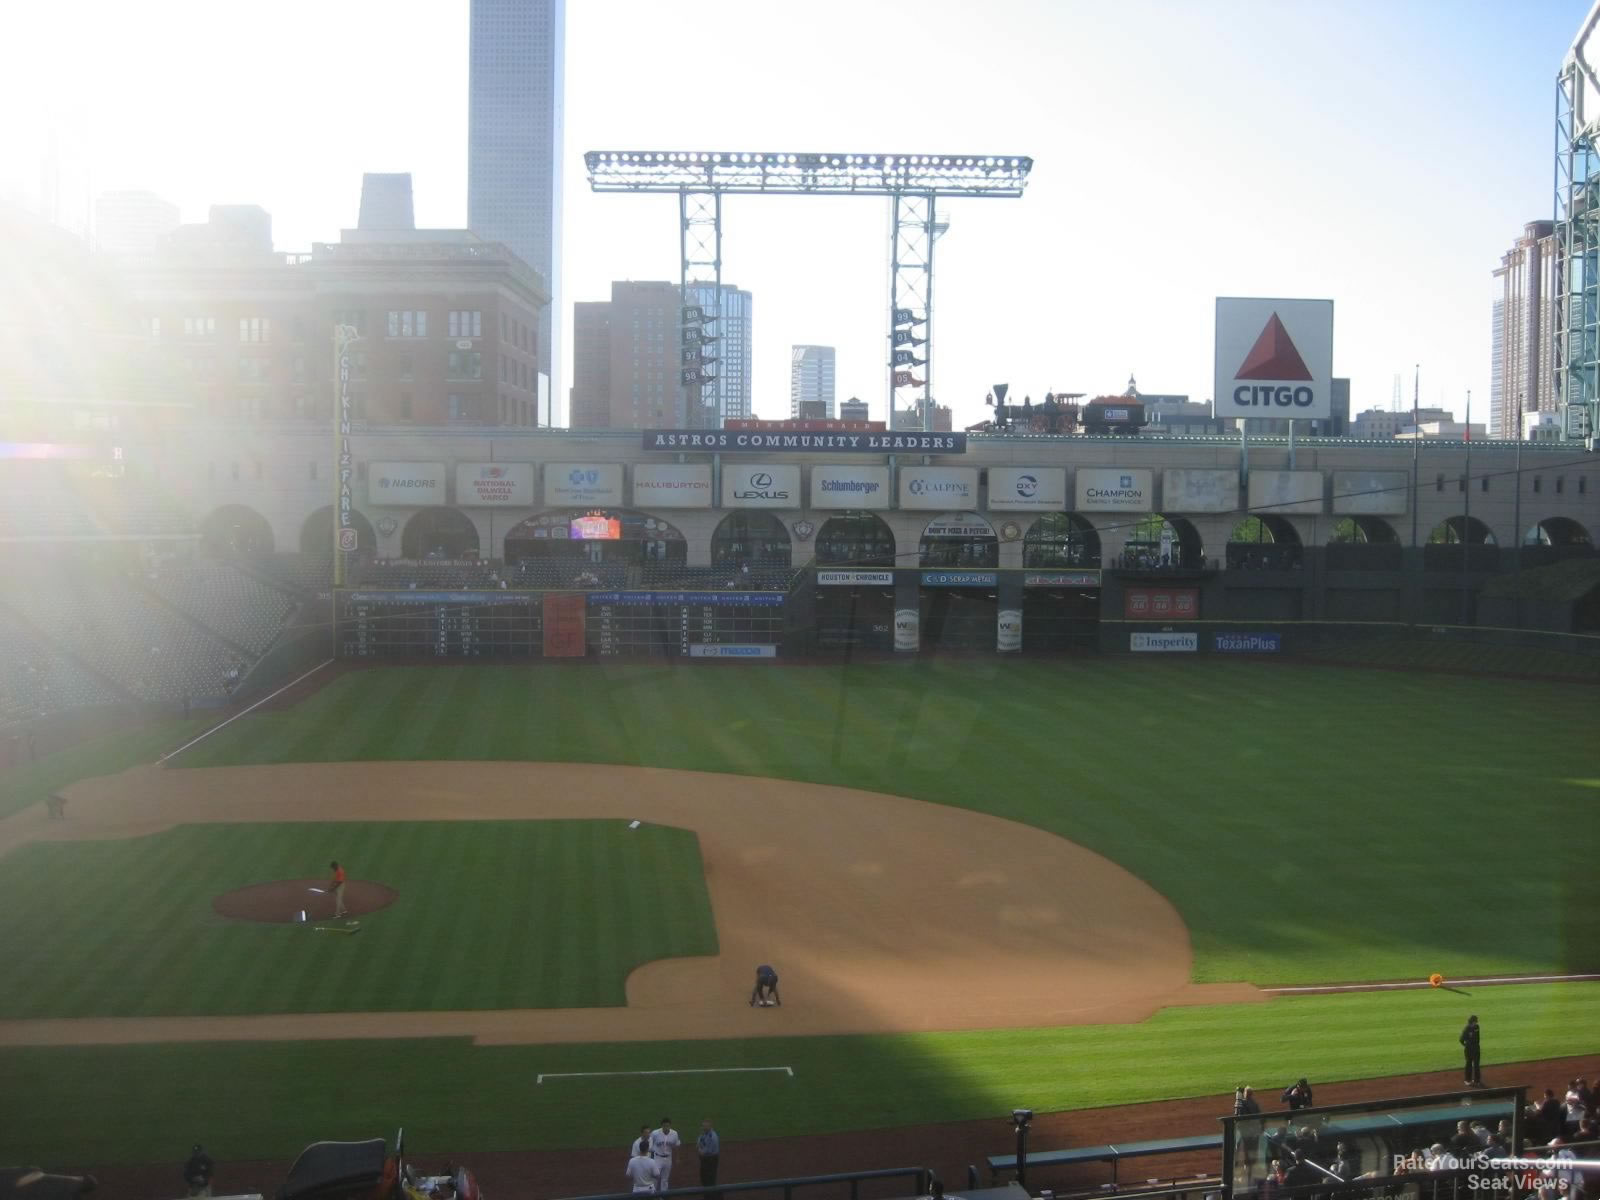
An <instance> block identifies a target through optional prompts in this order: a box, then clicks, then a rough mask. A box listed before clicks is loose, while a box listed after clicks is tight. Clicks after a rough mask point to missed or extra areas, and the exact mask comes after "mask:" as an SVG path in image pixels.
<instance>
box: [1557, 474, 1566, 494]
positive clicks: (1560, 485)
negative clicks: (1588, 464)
mask: <svg viewBox="0 0 1600 1200" xmlns="http://www.w3.org/2000/svg"><path fill="white" fill-rule="evenodd" d="M1566 485H1567V477H1566V476H1565V475H1557V476H1556V495H1558V496H1559V495H1561V493H1562V491H1563V490H1565V488H1566Z"/></svg>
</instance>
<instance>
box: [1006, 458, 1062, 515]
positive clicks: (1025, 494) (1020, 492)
mask: <svg viewBox="0 0 1600 1200" xmlns="http://www.w3.org/2000/svg"><path fill="white" fill-rule="evenodd" d="M1066 507H1067V470H1066V468H1065V467H990V468H989V508H990V509H991V510H993V511H995V512H1061V511H1062V510H1063V509H1065V508H1066Z"/></svg>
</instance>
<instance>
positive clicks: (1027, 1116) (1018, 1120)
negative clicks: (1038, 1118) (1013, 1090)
mask: <svg viewBox="0 0 1600 1200" xmlns="http://www.w3.org/2000/svg"><path fill="white" fill-rule="evenodd" d="M1032 1121H1033V1109H1031V1108H1013V1109H1012V1110H1011V1123H1012V1124H1013V1125H1015V1126H1016V1127H1017V1128H1018V1129H1026V1128H1027V1127H1028V1125H1029V1124H1030V1123H1031V1122H1032Z"/></svg>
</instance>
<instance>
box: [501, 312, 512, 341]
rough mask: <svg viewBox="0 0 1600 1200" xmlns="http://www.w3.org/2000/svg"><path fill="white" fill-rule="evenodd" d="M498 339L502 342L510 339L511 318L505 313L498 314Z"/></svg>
mask: <svg viewBox="0 0 1600 1200" xmlns="http://www.w3.org/2000/svg"><path fill="white" fill-rule="evenodd" d="M500 340H501V341H502V342H509V341H510V340H511V319H510V318H509V317H507V316H506V315H505V313H501V314H500Z"/></svg>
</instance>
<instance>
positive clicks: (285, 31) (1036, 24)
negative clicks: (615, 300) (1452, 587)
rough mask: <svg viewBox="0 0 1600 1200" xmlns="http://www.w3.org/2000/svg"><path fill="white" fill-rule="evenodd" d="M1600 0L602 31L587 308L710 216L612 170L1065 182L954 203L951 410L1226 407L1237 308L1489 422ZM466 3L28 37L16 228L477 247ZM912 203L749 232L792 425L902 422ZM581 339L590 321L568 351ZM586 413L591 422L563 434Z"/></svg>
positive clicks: (219, 15)
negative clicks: (174, 222) (401, 225)
mask: <svg viewBox="0 0 1600 1200" xmlns="http://www.w3.org/2000/svg"><path fill="white" fill-rule="evenodd" d="M1587 8H1588V0H1542V2H1538V0H1521V2H1519V3H1516V4H1510V3H1504V2H1499V3H1489V2H1467V0H1452V2H1449V3H1444V2H1441V3H1416V2H1413V3H1405V2H1394V3H1383V2H1381V0H1372V2H1369V0H1328V2H1324V3H1311V2H1310V0H1259V2H1257V0H1211V2H1208V3H1203V2H1198V0H1196V2H1192V3H1177V2H1157V0H1096V2H1093V3H1090V2H1070V0H986V2H983V3H979V2H976V0H968V2H965V3H962V2H958V0H917V2H916V3H908V2H901V0H849V2H845V3H840V2H836V0H812V2H809V3H804V4H796V3H785V4H778V3H769V2H767V0H692V2H679V0H568V5H567V89H566V154H565V163H564V167H565V171H566V188H565V207H566V229H565V239H564V240H565V264H566V277H565V279H564V281H563V282H562V291H563V293H564V295H563V299H564V300H565V302H566V304H567V305H568V306H569V308H568V311H569V312H570V304H571V302H572V301H574V300H580V299H603V298H605V296H606V295H607V294H608V287H609V281H610V280H612V279H676V278H677V269H678V267H677V254H678V246H677V231H676V202H675V201H674V200H673V199H672V198H670V197H665V196H637V197H636V196H628V197H621V196H596V195H593V194H591V193H590V192H589V190H588V187H587V182H586V179H585V177H584V174H583V160H582V154H583V152H584V151H585V150H589V149H643V148H648V149H674V148H680V149H719V150H730V149H739V150H766V149H772V150H791V151H801V150H829V151H861V152H879V153H882V152H931V153H1004V154H1027V155H1031V156H1032V157H1033V158H1034V160H1035V167H1034V172H1033V180H1032V183H1031V184H1030V186H1029V188H1028V191H1027V194H1026V196H1025V197H1024V198H1023V199H1021V200H1015V201H1012V200H987V201H966V202H952V203H951V204H950V206H949V208H948V209H947V210H946V211H947V215H948V216H949V220H950V231H949V233H948V235H947V236H946V237H945V238H944V239H943V240H942V241H941V242H940V244H939V257H938V260H937V261H938V273H937V276H936V282H935V297H934V301H935V321H936V325H937V330H938V333H937V341H936V348H937V355H938V356H937V359H936V361H935V364H934V367H935V384H936V388H935V392H936V396H937V397H938V398H939V399H940V400H942V401H944V402H945V403H950V404H953V405H954V407H955V409H956V418H957V423H958V427H959V425H962V424H966V423H968V422H970V421H973V420H977V419H979V417H980V416H981V410H982V404H983V395H984V393H985V392H986V391H987V390H988V388H989V386H990V385H991V384H993V383H996V382H1001V381H1004V382H1009V383H1010V384H1011V385H1012V388H1013V389H1014V391H1015V392H1016V393H1017V394H1018V395H1021V394H1030V393H1031V394H1032V395H1033V397H1034V398H1035V399H1039V398H1040V397H1042V395H1043V394H1044V393H1045V392H1046V391H1048V390H1051V389H1056V390H1067V391H1075V392H1078V391H1081V392H1089V393H1091V394H1093V393H1102V392H1120V391H1121V390H1122V389H1123V387H1124V385H1125V383H1126V381H1127V377H1128V373H1129V371H1130V370H1131V371H1134V372H1136V373H1137V375H1138V379H1139V385H1140V387H1141V388H1142V389H1144V390H1145V391H1151V392H1187V393H1189V394H1190V395H1191V396H1192V397H1194V398H1195V399H1209V398H1210V392H1211V383H1210V381H1211V374H1212V362H1211V358H1212V352H1211V337H1212V306H1213V299H1214V297H1216V296H1217V295H1265V296H1274V295H1279V296H1318V297H1331V298H1332V299H1333V300H1334V301H1335V327H1334V370H1335V373H1336V374H1342V375H1349V376H1350V377H1351V379H1352V404H1353V406H1354V407H1355V408H1357V409H1360V408H1366V407H1369V406H1372V405H1378V406H1381V407H1388V406H1389V404H1390V398H1391V395H1392V389H1393V380H1394V376H1395V375H1396V374H1397V373H1399V374H1402V375H1403V376H1404V388H1405V403H1407V404H1409V403H1410V396H1411V368H1412V364H1413V363H1417V362H1420V363H1421V364H1422V379H1423V385H1422V398H1423V402H1424V403H1425V404H1427V403H1440V402H1443V403H1444V404H1445V405H1446V406H1447V407H1450V408H1454V409H1456V410H1457V411H1458V413H1459V411H1460V409H1461V407H1462V402H1463V397H1464V395H1465V392H1466V390H1467V389H1469V388H1470V389H1471V390H1472V393H1473V396H1474V414H1473V415H1474V418H1475V419H1478V420H1483V419H1485V417H1486V414H1487V401H1488V385H1489V315H1490V307H1489V306H1490V299H1491V296H1492V286H1491V282H1492V281H1491V277H1490V272H1491V271H1492V270H1493V268H1494V267H1495V266H1496V265H1497V264H1498V262H1499V257H1500V255H1501V254H1502V253H1504V251H1505V250H1506V248H1507V247H1508V246H1509V245H1510V243H1511V242H1512V240H1513V239H1514V238H1515V236H1516V235H1517V234H1518V233H1519V232H1520V230H1521V228H1522V226H1523V224H1524V223H1525V222H1527V221H1529V220H1533V219H1536V218H1540V217H1547V216H1549V215H1550V212H1551V209H1552V198H1551V194H1552V187H1553V172H1552V162H1553V145H1554V106H1555V73H1556V70H1557V68H1558V67H1559V65H1560V61H1561V57H1562V55H1563V53H1564V52H1565V50H1566V48H1567V46H1568V44H1569V43H1570V41H1571V39H1572V36H1573V34H1574V33H1575V32H1576V30H1577V27H1578V25H1579V23H1580V21H1581V20H1582V18H1583V16H1584V14H1585V12H1586V11H1587ZM466 17H467V5H466V0H343V2H342V3H336V4H328V3H324V2H316V3H313V2H311V0H280V2H278V3H275V4H273V5H270V6H264V5H258V4H244V3H231V2H227V0H224V2H223V3H217V2H216V0H148V2H146V3H141V4H131V3H127V2H126V0H97V2H96V0H90V2H88V3H82V2H80V3H75V4H70V5H54V6H50V5H26V6H17V7H14V8H12V9H10V10H8V12H7V15H6V17H5V18H4V21H5V30H6V34H7V36H6V38H5V39H4V41H5V46H4V48H0V101H3V102H4V105H5V107H4V109H3V111H4V112H6V114H7V118H6V120H5V121H4V122H3V123H0V125H3V127H0V194H3V195H10V196H12V197H20V198H21V199H23V200H24V201H36V200H37V195H38V190H39V179H40V166H39V164H40V162H41V159H42V158H43V156H44V155H45V153H46V152H47V150H48V148H49V146H50V144H51V143H52V141H53V142H54V144H55V146H56V147H57V159H58V161H59V162H60V163H61V175H62V179H63V185H64V186H63V192H64V195H65V197H66V201H67V203H68V205H69V207H70V208H71V209H72V212H70V213H69V214H68V220H69V221H71V220H80V218H79V215H78V214H79V213H80V212H81V210H82V208H83V197H84V196H85V195H86V193H87V191H88V190H94V191H99V190H105V189H114V188H145V189H149V190H151V191H155V192H158V193H160V194H162V195H164V196H166V197H168V198H169V199H171V200H173V201H176V202H177V203H179V204H180V205H181V206H182V208H183V212H184V217H185V219H189V220H200V219H203V218H204V215H205V209H206V206H207V205H208V204H210V203H213V202H234V203H258V204H261V205H263V206H264V207H266V208H267V209H268V210H269V211H270V212H271V213H272V215H273V218H274V229H275V234H276V240H277V244H278V247H279V248H280V249H303V248H305V247H307V246H308V245H309V244H310V243H311V242H312V241H317V240H331V239H334V238H336V237H337V233H338V230H339V228H340V227H341V226H346V225H351V224H354V221H355V214H356V204H357V198H358V192H359V183H360V173H361V172H362V171H364V170H378V171H393V170H409V171H411V172H413V173H414V175H415V179H416V198H417V217H418V221H419V223H421V224H425V225H432V226H460V225H462V224H464V223H465V217H466V99H467V88H466V65H467V19H466ZM887 230H888V202H887V201H880V200H871V199H854V198H849V199H847V198H820V199H814V200H804V201H800V200H791V199H787V198H766V197H750V198H744V197H733V198H731V199H730V200H729V201H728V202H727V204H726V207H725V211H724V231H725V246H724V268H723V278H724V279H725V280H727V281H729V282H732V283H737V284H738V285H740V286H741V287H745V288H748V289H750V290H751V291H752V292H754V294H755V339H756V340H755V405H756V410H757V413H758V414H760V415H767V416H777V415H786V414H787V408H788V347H789V345H790V344H791V343H794V342H817V343H824V344H832V345H834V346H836V347H838V355H839V357H838V379H839V389H840V390H839V395H840V397H841V398H843V397H845V396H847V395H850V394H857V395H860V396H861V397H862V398H864V399H867V400H868V401H869V402H870V403H871V404H872V406H873V415H874V416H880V415H881V414H882V410H883V406H884V396H885V386H884V376H885V369H884V368H883V367H882V366H881V365H880V363H881V362H882V360H883V358H884V353H885V341H884V335H885V329H884V324H885V322H884V313H885V307H886V302H887ZM567 328H568V336H569V338H570V328H571V326H570V321H568V322H567ZM558 412H559V410H558Z"/></svg>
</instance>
